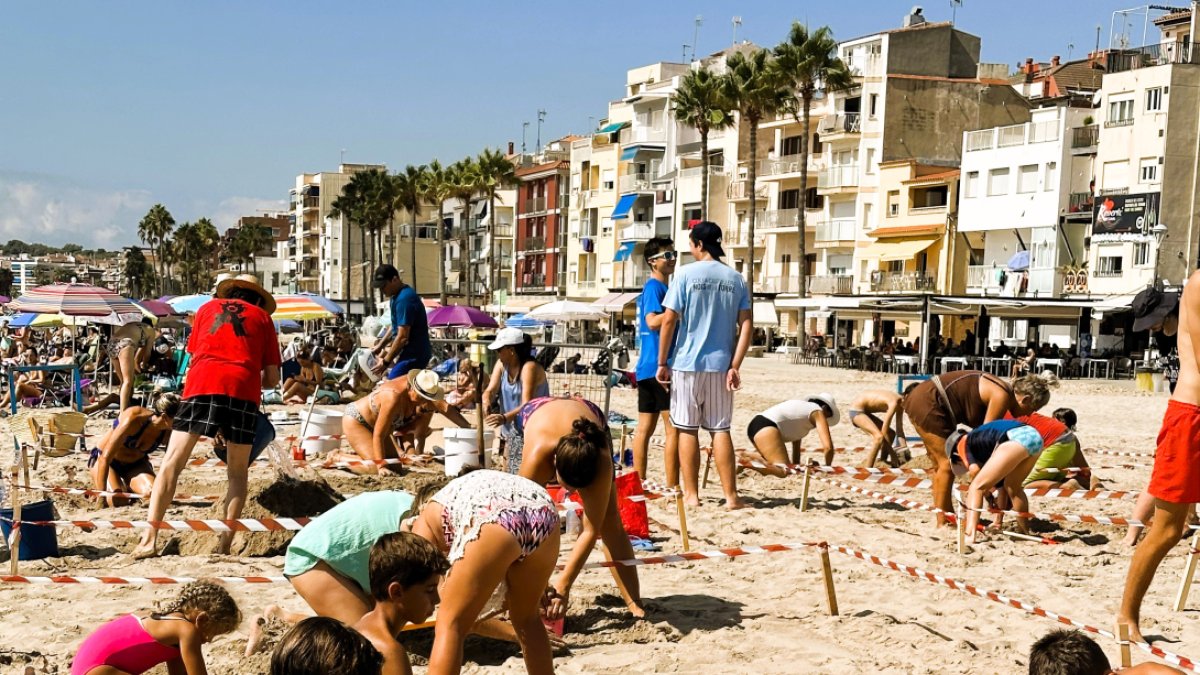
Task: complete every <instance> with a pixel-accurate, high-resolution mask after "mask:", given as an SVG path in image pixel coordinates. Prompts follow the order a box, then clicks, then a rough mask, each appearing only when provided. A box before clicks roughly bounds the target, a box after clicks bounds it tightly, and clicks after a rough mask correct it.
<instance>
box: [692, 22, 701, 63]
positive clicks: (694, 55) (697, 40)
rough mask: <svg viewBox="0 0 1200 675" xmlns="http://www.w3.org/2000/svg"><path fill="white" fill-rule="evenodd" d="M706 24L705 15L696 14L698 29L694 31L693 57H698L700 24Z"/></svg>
mask: <svg viewBox="0 0 1200 675" xmlns="http://www.w3.org/2000/svg"><path fill="white" fill-rule="evenodd" d="M703 25H704V17H702V16H700V15H699V14H697V15H696V29H695V30H694V31H692V59H693V60H694V59H695V58H696V45H698V44H700V26H703Z"/></svg>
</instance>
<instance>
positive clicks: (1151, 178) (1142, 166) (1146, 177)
mask: <svg viewBox="0 0 1200 675" xmlns="http://www.w3.org/2000/svg"><path fill="white" fill-rule="evenodd" d="M1138 182H1140V183H1157V182H1158V158H1157V157H1143V158H1142V161H1141V162H1139V163H1138Z"/></svg>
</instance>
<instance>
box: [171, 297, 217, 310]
mask: <svg viewBox="0 0 1200 675" xmlns="http://www.w3.org/2000/svg"><path fill="white" fill-rule="evenodd" d="M209 300H212V296H211V295H208V294H207V293H198V294H196V295H180V296H178V297H174V298H171V299H170V300H167V304H168V305H170V306H171V309H173V310H175V311H176V312H178V313H179V314H195V313H196V311H197V310H199V309H200V306H201V305H203V304H204V303H206V302H208V301H209Z"/></svg>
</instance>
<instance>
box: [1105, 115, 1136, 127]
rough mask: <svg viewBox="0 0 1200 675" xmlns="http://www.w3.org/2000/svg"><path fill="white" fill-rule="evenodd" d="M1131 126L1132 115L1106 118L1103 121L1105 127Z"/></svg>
mask: <svg viewBox="0 0 1200 675" xmlns="http://www.w3.org/2000/svg"><path fill="white" fill-rule="evenodd" d="M1131 126H1133V118H1132V117H1121V118H1118V119H1115V120H1107V121H1105V122H1104V128H1105V129H1111V128H1112V127H1131Z"/></svg>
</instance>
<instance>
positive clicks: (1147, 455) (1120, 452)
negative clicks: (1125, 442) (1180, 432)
mask: <svg viewBox="0 0 1200 675" xmlns="http://www.w3.org/2000/svg"><path fill="white" fill-rule="evenodd" d="M1084 452H1090V453H1092V454H1094V455H1111V456H1114V457H1144V458H1146V459H1154V453H1153V452H1133V451H1131V450H1102V449H1100V448H1086V449H1085V450H1084Z"/></svg>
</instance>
